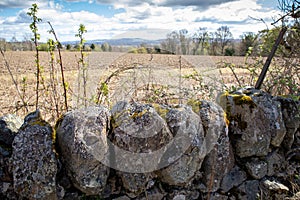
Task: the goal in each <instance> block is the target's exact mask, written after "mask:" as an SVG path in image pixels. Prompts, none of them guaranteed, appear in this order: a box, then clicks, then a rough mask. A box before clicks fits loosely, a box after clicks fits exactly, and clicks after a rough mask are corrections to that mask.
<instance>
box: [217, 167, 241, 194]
mask: <svg viewBox="0 0 300 200" xmlns="http://www.w3.org/2000/svg"><path fill="white" fill-rule="evenodd" d="M246 179H247V174H246V172H244V171H243V170H242V169H240V168H239V167H238V166H235V167H234V168H232V170H231V171H230V172H229V173H227V174H226V175H225V176H224V178H223V179H222V182H221V187H220V189H221V190H222V191H224V192H228V191H229V190H230V189H232V188H233V187H237V186H239V185H240V184H242V183H243V182H244V181H245V180H246Z"/></svg>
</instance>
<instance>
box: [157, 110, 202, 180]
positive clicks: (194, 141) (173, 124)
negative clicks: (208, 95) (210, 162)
mask: <svg viewBox="0 0 300 200" xmlns="http://www.w3.org/2000/svg"><path fill="white" fill-rule="evenodd" d="M166 109H167V113H166V115H165V118H166V121H167V124H168V127H169V128H170V130H171V132H172V134H173V135H174V137H175V138H176V139H177V141H176V142H174V145H171V146H170V147H169V148H168V149H167V151H166V152H164V154H163V157H162V161H161V162H167V163H168V166H167V167H166V168H163V169H161V170H159V172H158V174H159V177H160V179H161V180H162V181H163V182H165V183H168V184H170V185H185V184H188V183H189V182H190V181H191V180H192V178H193V177H194V175H195V174H196V172H197V171H198V170H199V169H200V167H201V164H202V162H203V159H204V157H205V155H206V146H205V143H204V130H203V127H202V122H201V119H200V117H199V116H198V115H197V114H196V113H194V112H193V111H192V109H191V108H190V107H188V106H184V105H179V106H176V107H169V108H166ZM178 156H180V157H179V159H178V160H175V159H174V158H173V157H178ZM174 161H175V162H174Z"/></svg>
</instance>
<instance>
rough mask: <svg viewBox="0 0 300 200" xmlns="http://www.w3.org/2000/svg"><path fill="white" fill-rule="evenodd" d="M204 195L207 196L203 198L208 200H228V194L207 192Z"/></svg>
mask: <svg viewBox="0 0 300 200" xmlns="http://www.w3.org/2000/svg"><path fill="white" fill-rule="evenodd" d="M206 196H207V197H206V198H205V199H209V200H228V199H229V198H228V196H226V195H223V194H219V193H217V192H213V193H210V194H207V195H206Z"/></svg>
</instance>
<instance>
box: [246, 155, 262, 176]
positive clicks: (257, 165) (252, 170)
mask: <svg viewBox="0 0 300 200" xmlns="http://www.w3.org/2000/svg"><path fill="white" fill-rule="evenodd" d="M245 167H246V169H247V172H248V174H249V175H250V176H252V177H253V178H254V179H261V178H263V177H264V176H266V175H267V173H268V164H267V162H266V161H265V160H260V159H258V158H251V159H249V160H248V161H247V162H246V163H245Z"/></svg>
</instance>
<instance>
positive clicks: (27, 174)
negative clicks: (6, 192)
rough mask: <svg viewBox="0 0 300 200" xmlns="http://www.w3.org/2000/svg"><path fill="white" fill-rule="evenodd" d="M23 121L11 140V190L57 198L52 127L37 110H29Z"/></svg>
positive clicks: (26, 196) (24, 194) (39, 196)
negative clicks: (12, 188) (12, 187)
mask: <svg viewBox="0 0 300 200" xmlns="http://www.w3.org/2000/svg"><path fill="white" fill-rule="evenodd" d="M28 116H34V117H32V118H28ZM25 122H26V123H24V124H23V125H22V127H21V129H20V130H19V132H18V134H17V135H16V136H15V138H14V141H13V144H12V147H13V153H12V158H11V162H12V173H13V183H14V191H15V192H16V193H17V194H18V195H19V196H20V197H23V198H29V199H57V194H56V173H57V161H56V157H55V153H54V151H53V146H52V127H51V126H50V125H49V124H48V123H47V122H45V121H44V120H43V119H42V118H41V116H40V114H39V111H35V112H33V113H30V114H28V115H27V116H26V117H25ZM32 122H39V124H37V123H34V124H32Z"/></svg>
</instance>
